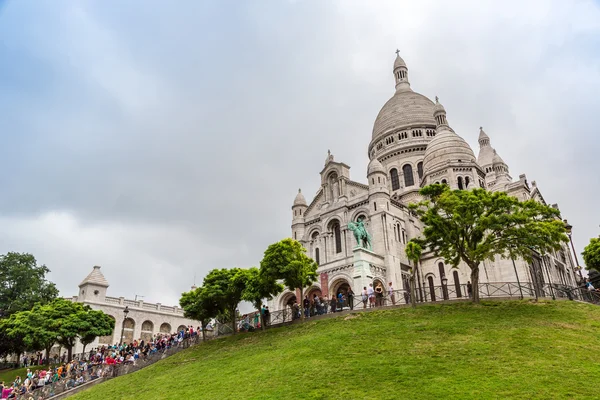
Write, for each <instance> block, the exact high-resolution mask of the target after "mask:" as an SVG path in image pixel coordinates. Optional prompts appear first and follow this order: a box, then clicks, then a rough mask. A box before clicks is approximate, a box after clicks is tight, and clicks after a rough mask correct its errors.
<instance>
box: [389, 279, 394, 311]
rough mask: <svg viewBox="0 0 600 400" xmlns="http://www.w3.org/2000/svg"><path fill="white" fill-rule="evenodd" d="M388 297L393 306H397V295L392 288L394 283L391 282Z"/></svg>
mask: <svg viewBox="0 0 600 400" xmlns="http://www.w3.org/2000/svg"><path fill="white" fill-rule="evenodd" d="M388 297H389V298H390V300H391V301H392V305H393V306H395V305H396V294H395V293H394V288H393V287H392V282H390V284H389V286H388Z"/></svg>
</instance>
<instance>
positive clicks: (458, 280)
mask: <svg viewBox="0 0 600 400" xmlns="http://www.w3.org/2000/svg"><path fill="white" fill-rule="evenodd" d="M452 276H453V277H454V289H456V297H462V293H461V292H460V279H459V278H458V271H454V272H453V273H452Z"/></svg>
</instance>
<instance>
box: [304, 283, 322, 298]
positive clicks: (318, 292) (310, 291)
mask: <svg viewBox="0 0 600 400" xmlns="http://www.w3.org/2000/svg"><path fill="white" fill-rule="evenodd" d="M306 295H307V296H308V299H309V300H310V301H313V298H314V297H315V295H317V297H322V295H323V293H322V292H321V289H320V288H318V287H317V286H312V287H311V288H309V289H308V290H307V291H306Z"/></svg>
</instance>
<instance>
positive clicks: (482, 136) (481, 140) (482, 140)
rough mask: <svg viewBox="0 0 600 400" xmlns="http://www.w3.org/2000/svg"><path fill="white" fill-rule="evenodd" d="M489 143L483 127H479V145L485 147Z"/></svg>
mask: <svg viewBox="0 0 600 400" xmlns="http://www.w3.org/2000/svg"><path fill="white" fill-rule="evenodd" d="M489 145H490V137H489V136H488V135H487V133H485V132H484V131H483V127H481V126H480V127H479V146H480V147H486V146H489Z"/></svg>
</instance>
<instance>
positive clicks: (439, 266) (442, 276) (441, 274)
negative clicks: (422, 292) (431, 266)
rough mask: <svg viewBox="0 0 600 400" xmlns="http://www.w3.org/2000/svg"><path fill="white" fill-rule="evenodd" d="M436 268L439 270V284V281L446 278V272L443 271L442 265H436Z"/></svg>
mask: <svg viewBox="0 0 600 400" xmlns="http://www.w3.org/2000/svg"><path fill="white" fill-rule="evenodd" d="M438 268H439V270H440V283H442V282H441V280H442V279H443V278H444V277H445V276H446V270H445V269H444V263H438Z"/></svg>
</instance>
